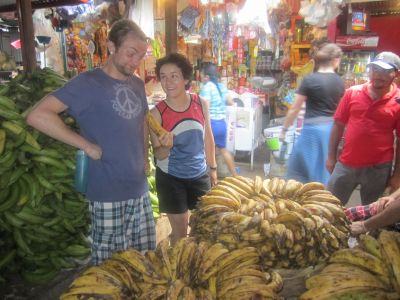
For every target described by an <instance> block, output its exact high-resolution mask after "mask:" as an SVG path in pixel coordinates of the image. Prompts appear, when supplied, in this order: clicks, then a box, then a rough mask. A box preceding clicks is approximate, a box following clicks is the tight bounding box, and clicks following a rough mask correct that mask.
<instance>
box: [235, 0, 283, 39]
mask: <svg viewBox="0 0 400 300" xmlns="http://www.w3.org/2000/svg"><path fill="white" fill-rule="evenodd" d="M278 4H279V1H277V0H273V1H266V0H262V1H260V0H247V1H246V3H245V4H244V6H243V8H242V9H241V10H240V11H239V13H238V16H237V24H238V25H255V26H259V27H261V28H263V29H264V31H265V32H266V33H271V28H270V26H269V22H268V13H267V12H268V9H273V8H275V7H276V6H277V5H278Z"/></svg>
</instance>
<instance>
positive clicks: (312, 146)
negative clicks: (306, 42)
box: [279, 43, 344, 185]
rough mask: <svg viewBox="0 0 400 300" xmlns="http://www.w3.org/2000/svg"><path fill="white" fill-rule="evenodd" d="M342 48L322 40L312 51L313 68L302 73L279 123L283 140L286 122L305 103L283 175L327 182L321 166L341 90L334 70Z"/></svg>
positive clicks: (323, 163) (301, 179)
mask: <svg viewBox="0 0 400 300" xmlns="http://www.w3.org/2000/svg"><path fill="white" fill-rule="evenodd" d="M341 56H342V50H341V49H340V48H339V47H338V46H337V45H335V44H331V43H329V44H325V45H324V46H322V47H321V48H320V49H319V50H318V51H317V52H316V54H315V56H314V60H315V63H316V65H317V71H316V72H314V73H312V74H310V75H308V76H306V77H305V78H304V79H303V81H302V83H301V84H300V87H299V88H298V90H297V91H296V98H295V101H294V103H293V105H292V106H291V107H290V109H289V111H288V113H287V116H286V118H285V121H284V123H283V126H282V131H281V134H280V137H279V138H280V140H281V141H284V140H285V138H286V133H287V131H288V128H289V126H290V125H292V123H293V121H294V120H295V119H296V117H297V115H298V113H299V111H300V110H301V108H302V105H303V104H304V103H306V112H305V116H304V125H303V129H302V131H301V135H300V137H299V138H298V139H297V141H296V143H295V145H294V147H293V152H292V154H291V156H290V158H289V162H288V171H287V175H286V177H287V179H295V180H298V181H300V182H303V183H306V182H311V181H318V182H321V183H323V184H325V185H326V184H327V183H328V180H329V176H330V175H329V172H328V170H326V168H325V161H326V159H327V156H328V146H329V135H330V130H331V127H332V124H333V114H334V112H335V110H336V107H337V104H338V103H339V101H340V99H341V97H342V96H343V94H344V84H343V81H342V79H341V78H340V77H339V75H337V74H336V73H335V69H336V68H337V67H338V65H339V64H340V58H341Z"/></svg>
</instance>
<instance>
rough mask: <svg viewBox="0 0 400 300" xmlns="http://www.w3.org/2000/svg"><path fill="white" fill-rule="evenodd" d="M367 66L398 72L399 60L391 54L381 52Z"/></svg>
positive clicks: (399, 68) (395, 55) (399, 67)
mask: <svg viewBox="0 0 400 300" xmlns="http://www.w3.org/2000/svg"><path fill="white" fill-rule="evenodd" d="M369 65H377V66H379V67H381V68H382V69H385V70H390V69H396V70H397V71H398V70H400V58H399V56H398V55H397V54H395V53H393V52H381V53H379V54H378V55H377V56H375V58H374V60H373V61H372V62H370V63H369Z"/></svg>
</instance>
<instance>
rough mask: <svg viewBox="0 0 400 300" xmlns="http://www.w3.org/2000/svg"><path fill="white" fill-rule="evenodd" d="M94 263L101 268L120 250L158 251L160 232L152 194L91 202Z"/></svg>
mask: <svg viewBox="0 0 400 300" xmlns="http://www.w3.org/2000/svg"><path fill="white" fill-rule="evenodd" d="M89 210H90V213H91V217H92V231H91V238H92V263H93V264H94V265H98V264H100V263H102V262H103V261H104V260H105V259H107V258H110V257H111V255H112V253H113V252H114V251H117V250H126V249H128V248H129V247H133V248H135V249H137V250H139V251H141V252H146V251H147V250H152V249H155V247H156V230H155V222H154V218H153V210H152V208H151V205H150V198H149V193H148V192H146V193H145V194H144V195H143V196H141V197H140V198H137V199H129V200H126V201H118V202H97V201H91V202H90V205H89Z"/></svg>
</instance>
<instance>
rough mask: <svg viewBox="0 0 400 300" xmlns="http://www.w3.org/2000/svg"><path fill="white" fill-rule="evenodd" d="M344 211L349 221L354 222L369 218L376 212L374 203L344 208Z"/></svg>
mask: <svg viewBox="0 0 400 300" xmlns="http://www.w3.org/2000/svg"><path fill="white" fill-rule="evenodd" d="M344 213H345V214H346V217H347V218H348V219H349V220H350V221H351V222H355V221H362V220H367V219H369V218H370V217H372V216H374V215H376V214H377V210H376V206H375V205H372V204H369V205H360V206H354V207H349V208H346V209H345V210H344Z"/></svg>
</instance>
